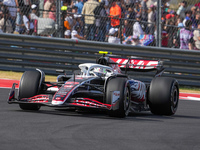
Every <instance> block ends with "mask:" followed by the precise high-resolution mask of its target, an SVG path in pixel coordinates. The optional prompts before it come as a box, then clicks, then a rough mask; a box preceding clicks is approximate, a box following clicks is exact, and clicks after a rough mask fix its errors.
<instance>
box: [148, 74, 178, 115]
mask: <svg viewBox="0 0 200 150" xmlns="http://www.w3.org/2000/svg"><path fill="white" fill-rule="evenodd" d="M178 102H179V85H178V82H177V80H176V79H174V78H170V77H157V78H154V79H153V80H152V81H151V84H150V87H149V91H148V103H149V107H150V109H151V112H152V113H153V114H155V115H167V116H171V115H174V114H175V113H176V111H177V108H178Z"/></svg>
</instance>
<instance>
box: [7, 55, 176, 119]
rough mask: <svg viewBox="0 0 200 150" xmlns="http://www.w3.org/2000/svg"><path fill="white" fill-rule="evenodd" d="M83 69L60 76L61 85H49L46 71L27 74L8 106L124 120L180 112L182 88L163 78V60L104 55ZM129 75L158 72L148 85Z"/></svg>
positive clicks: (173, 80)
mask: <svg viewBox="0 0 200 150" xmlns="http://www.w3.org/2000/svg"><path fill="white" fill-rule="evenodd" d="M79 68H80V70H79V71H78V72H75V73H74V74H72V75H66V74H62V75H58V77H57V82H45V74H44V72H43V71H42V70H39V69H36V70H35V71H26V72H24V74H23V75H22V77H21V80H20V85H19V90H18V93H16V94H15V85H16V83H14V84H13V87H12V90H11V92H10V94H9V98H8V103H9V104H13V103H16V104H19V107H20V108H21V109H22V110H39V109H40V107H41V106H50V107H74V108H77V109H79V108H80V109H83V108H84V109H88V110H91V109H95V110H103V111H106V112H107V113H108V115H109V116H112V117H122V118H123V117H126V116H128V114H129V113H130V112H141V111H151V112H152V113H153V114H155V115H174V114H175V112H176V110H177V108H178V102H179V84H178V82H177V80H176V79H174V78H171V77H161V75H162V74H163V72H164V67H163V65H162V63H161V62H160V61H159V60H143V59H138V58H120V57H116V56H109V55H105V54H104V55H103V56H102V57H100V58H99V59H98V60H97V62H96V63H84V64H80V65H79ZM129 71H143V72H144V73H145V72H146V71H155V76H154V77H153V79H152V81H151V82H150V83H145V82H142V81H138V80H135V79H131V78H130V77H129V76H128V75H127V72H129ZM122 72H124V73H122ZM15 95H17V96H15Z"/></svg>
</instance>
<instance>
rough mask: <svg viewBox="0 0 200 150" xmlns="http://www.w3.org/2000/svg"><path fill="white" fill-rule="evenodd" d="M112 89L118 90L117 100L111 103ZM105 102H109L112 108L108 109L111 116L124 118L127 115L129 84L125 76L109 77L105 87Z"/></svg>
mask: <svg viewBox="0 0 200 150" xmlns="http://www.w3.org/2000/svg"><path fill="white" fill-rule="evenodd" d="M113 91H119V92H120V97H119V100H118V101H117V102H116V103H115V104H113V105H112V96H113ZM106 103H107V104H111V105H112V108H111V110H109V111H108V115H109V116H111V117H120V118H124V117H126V116H127V115H128V113H129V109H130V85H129V83H128V82H127V78H124V77H115V78H111V79H110V80H109V82H108V83H107V87H106Z"/></svg>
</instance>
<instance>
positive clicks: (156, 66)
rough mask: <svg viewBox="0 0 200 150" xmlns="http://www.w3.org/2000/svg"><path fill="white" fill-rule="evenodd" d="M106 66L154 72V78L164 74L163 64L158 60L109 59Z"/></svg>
mask: <svg viewBox="0 0 200 150" xmlns="http://www.w3.org/2000/svg"><path fill="white" fill-rule="evenodd" d="M108 64H116V65H118V67H120V69H121V70H125V72H127V71H131V70H133V71H142V72H149V71H154V70H156V71H157V72H156V74H155V76H156V77H157V76H161V74H162V73H163V72H164V67H163V62H162V61H159V60H143V59H138V58H115V57H109V62H108Z"/></svg>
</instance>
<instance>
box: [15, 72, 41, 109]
mask: <svg viewBox="0 0 200 150" xmlns="http://www.w3.org/2000/svg"><path fill="white" fill-rule="evenodd" d="M40 79H41V73H40V72H39V71H26V72H24V74H23V75H22V78H21V80H20V85H19V98H20V99H22V98H29V97H32V96H35V95H37V94H38V92H39V90H40V89H39V87H40ZM19 107H20V108H21V109H22V110H39V109H40V105H38V104H19Z"/></svg>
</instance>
